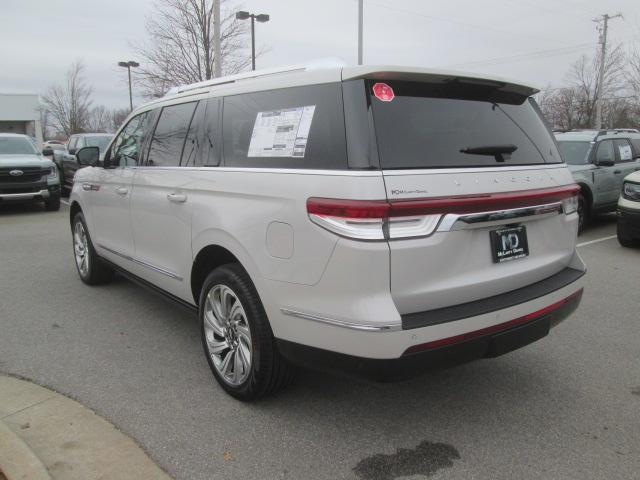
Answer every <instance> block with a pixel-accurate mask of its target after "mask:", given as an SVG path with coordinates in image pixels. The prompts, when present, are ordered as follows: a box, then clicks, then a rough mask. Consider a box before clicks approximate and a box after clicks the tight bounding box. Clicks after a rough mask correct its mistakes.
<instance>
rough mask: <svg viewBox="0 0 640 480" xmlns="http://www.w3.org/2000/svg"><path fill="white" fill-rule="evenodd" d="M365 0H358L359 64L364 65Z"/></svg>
mask: <svg viewBox="0 0 640 480" xmlns="http://www.w3.org/2000/svg"><path fill="white" fill-rule="evenodd" d="M363 3H364V0H358V65H362V36H363V35H362V33H363V32H362V30H363V18H362V17H363V9H364V5H363Z"/></svg>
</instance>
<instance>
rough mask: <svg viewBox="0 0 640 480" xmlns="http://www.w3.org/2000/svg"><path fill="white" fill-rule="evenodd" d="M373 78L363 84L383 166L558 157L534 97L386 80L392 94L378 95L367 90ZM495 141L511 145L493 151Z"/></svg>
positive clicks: (480, 163) (483, 164)
mask: <svg viewBox="0 0 640 480" xmlns="http://www.w3.org/2000/svg"><path fill="white" fill-rule="evenodd" d="M374 83H375V82H372V81H370V82H368V89H367V90H368V92H369V95H370V101H371V106H372V111H373V119H374V125H375V131H376V136H377V139H378V149H379V155H380V164H381V167H382V168H386V169H394V168H446V167H496V166H497V167H499V166H510V165H529V164H541V163H559V162H561V159H560V154H559V152H558V150H557V147H556V144H555V142H554V140H553V137H552V135H551V131H550V130H549V128H548V126H547V124H546V123H545V121H544V120H543V117H542V115H541V114H540V112H539V109H538V108H537V105H536V104H535V102H534V101H533V99H530V98H527V97H524V96H518V95H515V94H513V93H506V92H501V91H500V90H499V89H498V88H496V87H495V86H491V85H474V84H464V85H462V84H459V83H456V82H451V84H429V83H421V82H403V81H387V82H385V83H386V84H387V85H389V86H390V87H391V88H392V89H393V93H394V97H393V99H392V100H391V101H382V100H379V99H378V98H376V97H375V96H374V95H372V94H371V92H372V88H373V85H374ZM494 147H499V148H498V149H497V150H502V151H504V150H505V149H506V150H511V149H513V147H515V150H513V152H512V153H506V154H504V153H503V154H501V155H498V156H496V155H494V154H493V153H492V152H494V151H495V150H496V148H494ZM487 150H488V152H487ZM464 151H466V152H467V153H465V152H464ZM499 160H502V161H499Z"/></svg>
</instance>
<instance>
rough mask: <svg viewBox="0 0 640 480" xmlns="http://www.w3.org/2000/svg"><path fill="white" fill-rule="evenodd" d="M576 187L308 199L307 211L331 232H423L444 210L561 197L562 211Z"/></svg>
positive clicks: (372, 236) (363, 236)
mask: <svg viewBox="0 0 640 480" xmlns="http://www.w3.org/2000/svg"><path fill="white" fill-rule="evenodd" d="M579 191H580V187H579V186H578V185H566V186H563V187H553V188H544V189H537V190H522V191H517V192H505V193H491V194H483V195H464V196H454V197H433V198H420V199H410V200H392V201H387V200H341V199H334V198H309V199H308V200H307V212H308V214H309V218H310V219H311V221H313V222H314V223H316V224H318V225H320V226H321V227H323V228H326V229H327V230H329V231H332V232H333V233H337V234H338V235H342V236H345V237H350V238H354V239H358V240H385V239H398V238H413V237H425V236H428V235H431V234H432V233H433V232H435V230H436V228H437V227H438V224H439V223H440V220H441V219H442V217H443V216H444V215H447V214H449V213H457V214H465V213H477V212H487V211H499V210H508V209H513V208H520V207H526V206H535V205H545V204H548V203H553V202H562V203H563V207H564V211H565V213H566V214H569V213H572V212H573V211H575V210H574V209H572V208H573V205H575V203H576V200H575V199H576V198H577V195H578V192H579Z"/></svg>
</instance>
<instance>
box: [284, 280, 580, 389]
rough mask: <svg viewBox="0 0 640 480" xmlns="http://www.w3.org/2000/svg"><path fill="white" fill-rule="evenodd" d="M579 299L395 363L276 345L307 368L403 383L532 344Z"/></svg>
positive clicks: (424, 348) (423, 347)
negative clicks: (428, 373) (425, 374)
mask: <svg viewBox="0 0 640 480" xmlns="http://www.w3.org/2000/svg"><path fill="white" fill-rule="evenodd" d="M581 298H582V288H580V289H579V290H577V291H576V292H574V293H572V294H571V295H569V296H568V297H565V298H563V299H561V300H559V301H557V302H555V303H553V304H551V305H548V306H546V307H544V308H541V309H539V310H537V311H534V312H532V313H529V314H527V315H524V316H522V317H518V318H515V319H512V320H509V321H506V322H503V323H499V324H496V325H492V326H489V327H485V328H481V329H478V330H472V331H470V332H466V333H463V334H458V335H454V336H451V337H445V338H442V339H438V340H435V341H431V342H426V343H422V344H417V345H413V346H411V347H409V348H408V349H407V350H405V352H404V353H403V354H402V355H401V356H400V357H399V358H392V359H380V358H364V357H359V356H353V355H348V354H344V353H337V352H332V351H329V350H324V349H320V348H315V347H309V346H305V345H301V344H299V343H294V342H290V341H286V340H278V346H279V349H280V351H281V353H282V354H283V355H284V356H285V358H287V359H288V360H289V361H291V362H292V363H295V364H297V365H301V366H304V367H307V368H312V369H315V370H325V371H331V372H339V373H343V374H346V375H349V376H355V377H359V378H365V379H369V380H375V381H382V382H389V381H395V380H403V379H407V378H411V377H413V376H416V375H419V374H420V373H424V372H427V371H431V370H437V369H442V368H446V367H451V366H455V365H458V364H462V363H466V362H469V361H472V360H475V359H479V358H489V357H497V356H500V355H503V354H505V353H508V352H511V351H513V350H516V349H518V348H521V347H524V346H525V345H528V344H530V343H533V342H535V341H536V340H539V339H541V338H543V337H545V336H546V335H547V334H548V333H549V330H550V328H552V327H554V326H555V325H557V324H558V323H560V322H561V321H562V320H564V319H565V318H567V317H568V316H569V315H570V314H571V313H572V312H573V311H575V310H576V308H577V307H578V305H579V304H580V300H581Z"/></svg>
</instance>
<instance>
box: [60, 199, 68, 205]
mask: <svg viewBox="0 0 640 480" xmlns="http://www.w3.org/2000/svg"><path fill="white" fill-rule="evenodd" d="M60 203H64V204H65V205H66V206H67V207H68V206H69V202H67V201H66V200H62V199H60Z"/></svg>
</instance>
